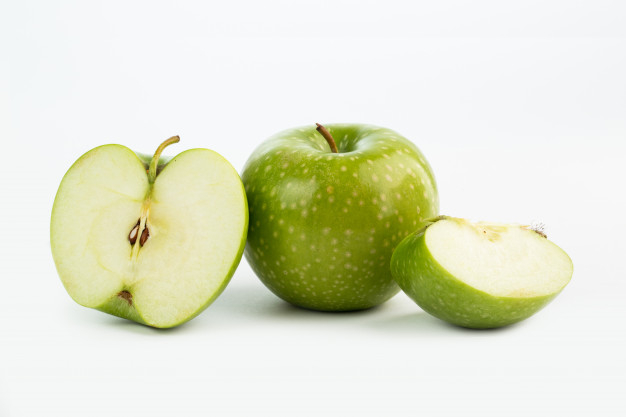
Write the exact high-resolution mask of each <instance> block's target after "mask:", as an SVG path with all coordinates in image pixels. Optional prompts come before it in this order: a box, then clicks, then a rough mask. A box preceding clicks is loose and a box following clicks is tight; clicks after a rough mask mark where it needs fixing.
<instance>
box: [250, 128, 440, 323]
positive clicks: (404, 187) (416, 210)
mask: <svg viewBox="0 0 626 417" xmlns="http://www.w3.org/2000/svg"><path fill="white" fill-rule="evenodd" d="M318 129H319V131H318ZM324 131H326V133H324V134H328V136H331V138H334V140H333V141H332V142H330V141H329V140H328V138H327V137H326V136H324V134H322V132H324ZM334 146H336V152H334V151H333V147H334ZM242 180H243V182H244V185H245V187H246V192H247V196H248V203H249V206H250V228H249V230H248V243H247V246H246V251H245V255H246V258H247V259H248V262H249V264H250V266H251V267H252V269H253V270H254V272H255V273H256V275H257V276H258V277H259V278H260V280H261V281H262V282H263V283H264V284H265V285H266V286H267V287H268V288H269V289H270V290H271V291H272V292H274V293H275V294H276V295H278V296H279V297H280V298H282V299H283V300H286V301H288V302H289V303H292V304H294V305H297V306H300V307H304V308H307V309H312V310H322V311H350V310H361V309H366V308H370V307H373V306H376V305H379V304H381V303H383V302H385V301H387V300H388V299H389V298H391V297H392V296H394V295H395V294H396V293H397V292H398V291H399V288H398V286H397V285H396V283H395V282H394V281H393V279H392V277H391V272H390V271H389V261H390V259H391V254H392V251H393V248H394V247H395V246H396V245H397V244H398V243H399V242H400V241H401V240H402V239H403V238H404V237H406V236H407V235H408V234H410V233H411V232H412V231H414V230H415V228H416V226H417V224H418V223H420V222H422V221H423V219H425V218H429V217H432V216H435V215H437V214H438V210H439V199H438V194H437V187H436V184H435V179H434V176H433V173H432V170H431V168H430V166H429V165H428V162H427V161H426V159H425V158H424V156H423V155H422V153H421V152H420V151H419V150H418V148H417V147H416V146H415V145H414V144H413V143H412V142H410V141H409V140H407V139H406V138H404V137H402V136H401V135H399V134H398V133H396V132H394V131H393V130H390V129H385V128H381V127H377V126H370V125H347V124H333V125H327V126H326V129H323V127H322V126H319V127H318V128H317V129H316V127H315V126H314V125H311V126H307V127H302V128H296V129H290V130H286V131H283V132H280V133H278V134H276V135H274V136H273V137H271V138H269V139H267V140H266V141H265V142H264V143H262V144H261V145H260V146H259V147H258V148H257V149H256V151H255V152H254V153H253V154H252V155H251V156H250V158H249V159H248V161H247V163H246V165H245V167H244V170H243V174H242Z"/></svg>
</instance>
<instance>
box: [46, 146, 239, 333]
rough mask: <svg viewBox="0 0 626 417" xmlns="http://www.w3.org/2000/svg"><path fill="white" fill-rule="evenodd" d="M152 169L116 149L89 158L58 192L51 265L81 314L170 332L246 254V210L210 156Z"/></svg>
mask: <svg viewBox="0 0 626 417" xmlns="http://www.w3.org/2000/svg"><path fill="white" fill-rule="evenodd" d="M178 140H179V139H178V137H177V136H175V137H173V138H170V139H168V140H167V141H165V142H163V144H161V146H159V148H158V149H157V151H156V152H155V154H154V157H153V158H152V159H151V160H150V159H149V158H147V157H146V156H145V155H141V154H135V153H134V152H133V151H131V150H130V149H128V148H126V147H125V146H122V145H104V146H100V147H97V148H95V149H92V150H91V151H89V152H87V153H86V154H84V155H83V156H82V157H81V158H79V159H78V161H76V162H75V163H74V165H73V166H72V167H71V168H70V169H69V171H68V172H67V173H66V174H65V176H64V177H63V181H62V182H61V185H60V186H59V190H58V192H57V195H56V198H55V201H54V206H53V208H52V220H51V226H50V240H51V246H52V255H53V257H54V261H55V264H56V267H57V271H58V273H59V276H60V277H61V281H62V282H63V285H64V286H65V288H66V290H67V292H68V293H69V294H70V296H71V297H72V298H73V299H74V300H75V301H76V302H77V303H78V304H81V305H83V306H85V307H91V308H95V309H98V310H101V311H104V312H106V313H110V314H113V315H116V316H120V317H124V318H127V319H130V320H134V321H137V322H139V323H143V324H146V325H149V326H153V327H163V328H165V327H173V326H177V325H179V324H181V323H184V322H186V321H187V320H190V319H191V318H193V317H195V316H196V315H198V314H199V313H200V312H202V310H204V309H205V308H206V307H207V306H208V305H209V304H211V302H212V301H213V300H214V299H215V298H216V297H217V296H218V295H219V294H220V293H221V292H222V291H223V290H224V288H225V287H226V285H227V284H228V281H229V280H230V278H231V276H232V275H233V273H234V272H235V269H236V268H237V265H238V264H239V261H240V260H241V256H242V253H243V249H244V246H245V240H246V233H247V227H248V208H247V203H246V194H245V191H244V188H243V184H242V182H241V179H240V178H239V175H238V174H237V172H236V171H235V169H234V168H233V167H232V166H231V165H230V164H229V163H228V162H227V161H226V160H225V159H224V158H222V157H221V156H220V155H219V154H217V153H215V152H213V151H211V150H208V149H191V150H188V151H185V152H182V153H180V154H179V155H177V156H175V157H174V158H171V159H167V160H166V161H167V162H166V163H165V161H163V160H162V161H161V163H159V160H160V156H161V152H162V151H163V149H164V148H165V147H166V146H168V145H170V144H172V143H175V142H178Z"/></svg>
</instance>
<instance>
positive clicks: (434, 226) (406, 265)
mask: <svg viewBox="0 0 626 417" xmlns="http://www.w3.org/2000/svg"><path fill="white" fill-rule="evenodd" d="M391 272H392V275H393V277H394V279H395V280H396V282H397V283H398V285H399V286H400V288H402V290H403V291H404V292H405V293H406V294H407V295H409V297H411V298H412V299H413V300H414V301H415V302H416V303H417V304H418V305H419V306H420V307H421V308H422V309H423V310H425V311H426V312H428V313H430V314H432V315H433V316H435V317H438V318H440V319H442V320H445V321H447V322H450V323H453V324H456V325H459V326H463V327H470V328H492V327H500V326H505V325H508V324H512V323H515V322H518V321H521V320H524V319H526V318H528V317H530V316H531V315H533V314H534V313H536V312H537V311H539V310H540V309H541V308H543V307H544V306H546V305H547V304H548V303H549V302H550V301H552V299H554V297H556V296H557V294H559V293H560V292H561V290H562V289H563V288H564V287H565V286H566V285H567V283H568V282H569V281H570V279H571V277H572V273H573V265H572V261H571V259H570V258H569V257H568V256H567V254H566V253H565V252H564V251H563V250H562V249H560V248H559V247H558V246H556V245H555V244H554V243H552V242H550V241H549V240H548V239H546V237H545V235H544V234H543V233H542V232H541V231H536V230H533V229H531V228H529V227H527V226H519V225H508V224H496V223H484V222H481V223H471V222H469V221H467V220H464V219H458V218H453V217H446V216H440V217H438V218H436V219H433V220H432V221H429V222H427V224H426V226H425V227H423V228H422V229H420V230H419V231H418V232H416V233H414V234H412V235H410V236H408V237H407V238H406V239H404V240H403V241H402V242H401V243H400V244H399V245H398V247H397V248H396V249H395V251H394V253H393V256H392V259H391Z"/></svg>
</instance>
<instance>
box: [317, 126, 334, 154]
mask: <svg viewBox="0 0 626 417" xmlns="http://www.w3.org/2000/svg"><path fill="white" fill-rule="evenodd" d="M315 125H317V131H318V132H320V135H322V136H324V139H326V142H328V145H330V150H331V151H333V153H339V150H338V149H337V144H336V143H335V139H333V136H332V135H331V134H330V132H329V131H328V130H327V129H326V128H325V127H324V126H322V125H321V124H319V123H315Z"/></svg>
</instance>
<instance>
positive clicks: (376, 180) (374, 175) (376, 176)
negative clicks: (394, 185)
mask: <svg viewBox="0 0 626 417" xmlns="http://www.w3.org/2000/svg"><path fill="white" fill-rule="evenodd" d="M372 181H374V182H378V175H376V174H372Z"/></svg>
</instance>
